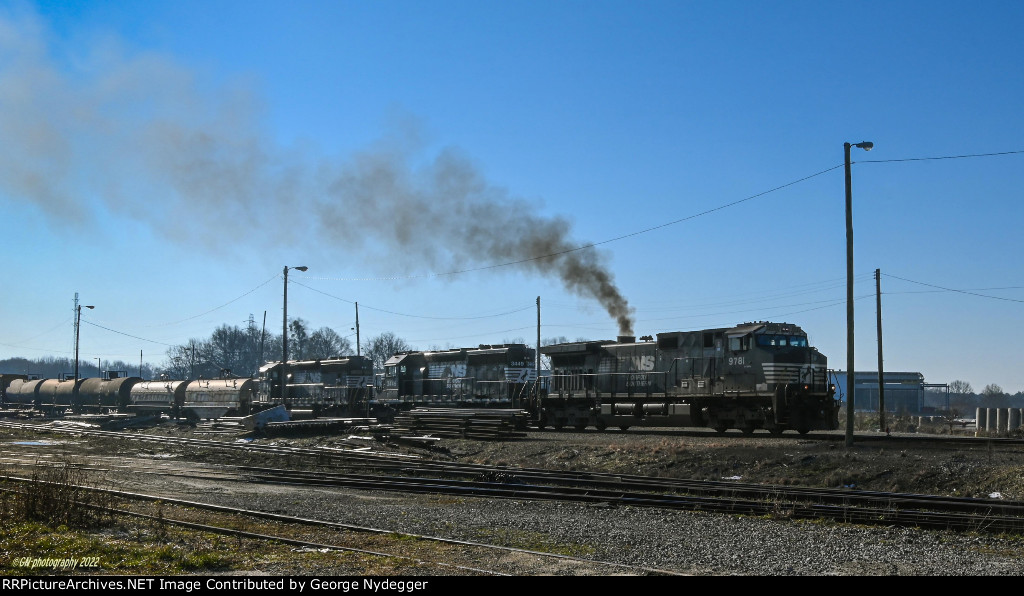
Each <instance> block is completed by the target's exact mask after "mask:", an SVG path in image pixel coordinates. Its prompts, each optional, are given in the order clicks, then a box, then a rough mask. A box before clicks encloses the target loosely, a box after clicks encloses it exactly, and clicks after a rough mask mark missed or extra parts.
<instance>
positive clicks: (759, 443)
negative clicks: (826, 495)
mask: <svg viewBox="0 0 1024 596" xmlns="http://www.w3.org/2000/svg"><path fill="white" fill-rule="evenodd" d="M915 430H916V429H915ZM939 436H940V435H931V434H926V433H922V432H904V433H900V432H893V433H891V434H889V435H887V434H886V433H880V432H877V431H876V432H858V433H856V434H855V441H854V445H853V446H852V447H847V446H846V444H845V434H844V433H843V432H842V431H833V432H831V433H812V434H811V435H808V436H806V437H804V436H800V435H796V434H793V433H785V434H784V435H782V436H779V437H775V436H771V435H769V434H768V433H762V432H760V431H759V432H758V433H755V434H754V435H752V436H749V437H748V436H743V435H742V434H740V433H738V432H732V431H730V432H728V433H726V434H724V435H718V434H717V433H714V432H712V431H708V432H701V431H688V432H684V431H677V430H656V429H637V428H632V429H630V430H628V431H626V432H618V431H604V432H599V431H596V430H593V429H591V430H588V431H583V432H554V431H550V430H548V431H530V432H528V433H527V436H526V437H524V438H520V439H515V440H506V441H479V440H464V439H442V440H440V441H438V442H437V445H436V446H435V447H434V448H433V449H432V450H425V449H417V448H415V447H409V446H399V445H391V446H390V448H395V449H399V450H403V451H405V452H408V453H417V454H421V455H424V456H426V457H433V458H438V459H449V460H457V461H462V462H470V463H479V464H487V465H495V466H509V467H520V468H545V469H557V470H576V471H578V470H588V471H600V472H611V473H617V474H635V475H643V476H658V477H671V478H688V479H698V480H735V481H738V482H753V483H765V484H778V485H802V486H812V487H847V488H851V489H859V490H876V491H892V492H905V493H919V494H937V495H954V496H962V497H976V498H999V499H1007V500H1024V444H1005V443H1002V442H999V441H985V440H978V441H976V442H974V443H971V444H963V443H953V444H940V443H937V442H934V441H927V440H925V439H928V438H929V437H931V438H938V437H939ZM945 436H947V437H948V436H949V434H948V431H947V434H946V435H945ZM960 436H973V435H968V434H966V433H961V434H960ZM276 442H278V443H279V444H293V445H309V446H314V445H324V446H332V445H338V444H339V443H340V441H339V438H337V437H334V438H331V437H316V438H313V437H310V438H296V439H279V440H277V441H276Z"/></svg>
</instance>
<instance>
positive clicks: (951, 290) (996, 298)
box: [882, 273, 1024, 302]
mask: <svg viewBox="0 0 1024 596" xmlns="http://www.w3.org/2000/svg"><path fill="white" fill-rule="evenodd" d="M882 275H884V276H886V277H891V278H893V279H898V280H901V281H906V282H910V283H912V284H918V285H922V286H928V287H929V288H938V289H940V290H945V291H947V292H957V293H959V294H968V295H970V296H978V297H979V298H991V299H992V300H1004V301H1006V302H1024V300H1017V299H1016V298H1004V297H1002V296H989V295H988V294H979V293H977V292H969V291H967V290H957V289H956V288H946V287H943V286H937V285H935V284H929V283H925V282H923V281H914V280H912V279H907V278H905V277H899V276H898V275H893V274H891V273H883V274H882ZM992 289H1001V288H992Z"/></svg>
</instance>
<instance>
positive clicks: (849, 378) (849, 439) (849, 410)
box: [843, 141, 875, 447]
mask: <svg viewBox="0 0 1024 596" xmlns="http://www.w3.org/2000/svg"><path fill="white" fill-rule="evenodd" d="M874 146H875V144H874V143H871V142H869V141H862V142H860V143H855V144H853V145H850V143H843V157H844V163H845V165H846V446H847V447H852V446H853V398H854V391H853V388H854V378H853V377H854V374H853V188H852V186H851V181H850V147H860V148H861V149H863V150H865V151H871V149H872V147H874Z"/></svg>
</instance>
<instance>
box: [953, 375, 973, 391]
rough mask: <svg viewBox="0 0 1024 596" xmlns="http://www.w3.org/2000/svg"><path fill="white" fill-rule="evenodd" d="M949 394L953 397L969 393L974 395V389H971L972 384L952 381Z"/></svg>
mask: <svg viewBox="0 0 1024 596" xmlns="http://www.w3.org/2000/svg"><path fill="white" fill-rule="evenodd" d="M949 392H950V393H951V394H953V395H967V394H968V393H974V389H973V388H971V384H970V383H968V382H967V381H961V380H959V379H958V380H956V381H950V383H949Z"/></svg>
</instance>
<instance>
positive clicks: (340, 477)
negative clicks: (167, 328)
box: [0, 423, 1024, 534]
mask: <svg viewBox="0 0 1024 596" xmlns="http://www.w3.org/2000/svg"><path fill="white" fill-rule="evenodd" d="M0 425H2V426H14V427H17V428H31V429H33V430H44V429H42V428H40V427H39V425H24V424H19V423H0ZM45 430H55V431H57V432H61V429H45ZM66 432H73V433H77V434H83V435H92V436H101V437H107V438H111V437H114V438H118V439H130V440H135V441H145V442H154V443H160V444H163V445H165V446H183V447H210V448H216V449H227V450H235V451H241V452H250V453H251V452H257V453H261V454H266V455H277V456H285V457H289V458H290V457H293V456H300V457H304V458H310V459H309V461H310V462H315V463H316V464H317V467H318V468H319V470H318V471H303V470H297V469H284V468H275V467H258V466H233V469H234V470H235V471H236V472H237V473H238V474H240V475H243V476H244V477H245V478H247V479H248V480H249V481H250V482H267V483H279V484H294V485H306V486H337V487H346V488H349V489H354V490H380V491H398V492H407V493H436V494H447V495H459V496H472V497H480V498H511V499H544V500H561V501H574V502H583V503H596V504H602V505H607V506H636V507H660V508H665V509H684V510H695V511H704V512H717V513H729V514H747V515H773V516H778V517H785V518H791V519H831V520H835V521H841V522H849V523H858V524H881V525H890V526H911V527H920V528H931V529H953V530H978V531H989V532H996V533H1012V534H1024V503H1021V502H1016V501H1003V500H995V499H974V498H957V497H944V496H936V495H919V494H905V493H885V492H873V491H858V490H849V489H829V488H811V487H793V486H774V485H760V484H750V483H739V482H733V481H720V482H715V481H695V480H685V479H667V478H651V477H643V476H630V475H623V474H604V473H591V472H554V471H550V470H542V469H528V468H501V467H494V466H485V465H477V464H464V463H451V462H437V461H430V460H425V459H422V458H410V457H407V456H403V457H399V456H395V455H391V454H372V453H367V452H366V451H363V450H344V449H342V450H335V449H330V450H325V449H322V448H317V449H312V448H294V447H281V446H266V445H263V446H260V445H251V444H245V443H243V444H239V443H226V442H223V441H213V440H206V439H186V438H178V437H161V436H155V435H142V434H135V433H120V432H113V431H99V430H88V429H80V428H75V429H69V430H67V431H66ZM324 468H333V471H324ZM346 471H347V472H346Z"/></svg>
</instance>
